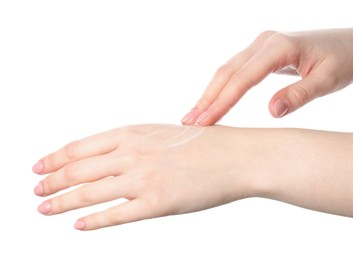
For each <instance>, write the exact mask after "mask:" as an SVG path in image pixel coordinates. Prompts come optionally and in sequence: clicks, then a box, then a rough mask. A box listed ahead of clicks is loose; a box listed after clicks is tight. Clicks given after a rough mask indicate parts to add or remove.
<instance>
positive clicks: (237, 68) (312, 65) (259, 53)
mask: <svg viewBox="0 0 353 260" xmlns="http://www.w3.org/2000/svg"><path fill="white" fill-rule="evenodd" d="M352 42H353V29H332V30H317V31H308V32H298V33H278V32H274V31H267V32H264V33H262V34H260V35H259V36H258V37H257V39H256V40H255V41H254V42H253V43H252V44H251V45H250V46H249V47H247V48H246V49H245V50H243V51H242V52H240V53H239V54H237V55H235V56H234V57H233V58H232V59H230V60H229V61H228V62H227V63H226V64H225V65H223V66H222V67H220V68H219V69H218V71H217V72H216V74H215V76H214V78H213V79H212V81H211V82H210V84H209V85H208V87H207V88H206V90H205V92H204V94H203V95H202V97H201V99H200V100H199V101H198V103H197V104H196V106H195V107H194V108H193V109H192V110H191V112H189V113H188V114H186V116H185V117H184V118H183V120H182V122H183V124H185V125H191V124H194V123H198V124H199V125H203V126H204V125H211V124H214V123H215V122H217V121H218V120H219V119H220V118H221V117H222V116H224V115H225V114H226V113H227V112H228V111H229V110H230V109H231V108H232V107H233V106H234V105H235V104H236V103H237V102H238V101H239V99H240V98H241V97H242V96H243V95H244V94H245V93H246V92H247V91H248V90H249V89H250V88H251V87H253V86H255V85H256V84H258V83H259V82H261V81H262V80H263V79H264V78H265V77H266V76H267V75H269V74H270V73H272V72H281V73H283V72H284V73H290V74H299V75H300V76H301V77H302V80H300V81H298V82H296V83H294V84H292V85H290V86H288V87H286V88H283V89H281V90H280V91H278V92H277V93H276V94H275V95H274V96H273V97H272V99H271V101H270V104H269V109H270V112H271V114H272V115H273V116H274V117H282V116H284V115H287V114H289V113H291V112H293V111H295V110H296V109H298V108H300V107H302V106H303V105H305V104H306V103H308V102H309V101H311V100H313V99H315V98H317V97H321V96H324V95H326V94H329V93H331V92H334V91H337V90H340V89H342V88H344V87H346V86H347V85H349V84H350V83H352V81H353V44H352Z"/></svg>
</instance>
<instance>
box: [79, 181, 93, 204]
mask: <svg viewBox="0 0 353 260" xmlns="http://www.w3.org/2000/svg"><path fill="white" fill-rule="evenodd" d="M96 197H97V196H96V192H94V191H93V190H92V189H91V188H90V187H89V186H83V187H82V188H81V190H80V196H79V200H80V201H81V202H82V203H83V204H85V205H91V204H93V203H94V202H95V200H96Z"/></svg>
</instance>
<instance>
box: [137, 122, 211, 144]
mask: <svg viewBox="0 0 353 260" xmlns="http://www.w3.org/2000/svg"><path fill="white" fill-rule="evenodd" d="M204 130H205V128H203V127H198V126H168V127H164V128H162V129H159V130H157V131H155V132H152V133H149V134H146V135H144V136H143V137H142V138H143V139H149V140H151V141H153V138H154V137H159V138H158V139H159V140H158V141H159V142H160V141H161V139H160V138H161V137H162V138H164V141H162V143H163V145H162V146H163V147H165V148H173V147H177V146H180V145H183V144H186V143H188V142H190V141H192V140H194V139H195V138H197V137H198V136H200V135H201V134H202V133H203V131H204Z"/></svg>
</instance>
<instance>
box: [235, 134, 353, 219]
mask: <svg viewBox="0 0 353 260" xmlns="http://www.w3.org/2000/svg"><path fill="white" fill-rule="evenodd" d="M241 131H244V130H241ZM246 132H247V134H246ZM243 136H247V137H246V138H245V139H244V140H245V141H246V142H248V143H247V144H244V145H245V147H247V152H248V154H246V153H244V152H243V151H242V152H241V153H243V154H244V156H246V157H247V160H249V161H248V164H249V165H250V166H249V167H248V170H249V172H251V174H250V176H251V178H254V179H255V181H252V182H250V183H252V184H253V186H254V191H255V192H254V194H252V195H253V196H259V197H266V198H270V199H275V200H279V201H283V202H287V203H291V204H294V205H298V206H301V207H305V208H309V209H313V210H318V211H323V212H329V213H333V214H338V215H345V216H350V217H353V164H352V158H353V134H348V133H334V132H324V131H313V130H300V129H253V130H250V131H245V132H244V135H243ZM249 148H250V149H249ZM251 154H252V155H251Z"/></svg>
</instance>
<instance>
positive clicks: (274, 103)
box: [269, 73, 333, 118]
mask: <svg viewBox="0 0 353 260" xmlns="http://www.w3.org/2000/svg"><path fill="white" fill-rule="evenodd" d="M331 84H333V83H332V82H331V81H330V80H323V79H322V78H320V77H319V76H318V75H315V74H314V73H312V74H310V75H309V76H307V77H305V78H304V79H302V80H300V81H298V82H296V83H294V84H291V85H289V86H288V87H286V88H283V89H281V90H280V91H278V92H277V93H276V94H275V95H274V96H273V97H272V99H271V101H270V104H269V109H270V112H271V114H272V116H274V117H276V118H279V117H282V116H284V115H287V114H289V113H291V112H293V111H295V110H297V109H298V108H300V107H302V106H304V105H305V104H307V103H308V102H310V101H312V100H313V99H315V98H317V97H319V96H322V95H324V94H327V93H326V92H325V91H324V90H326V89H330V87H329V86H330V85H331Z"/></svg>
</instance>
